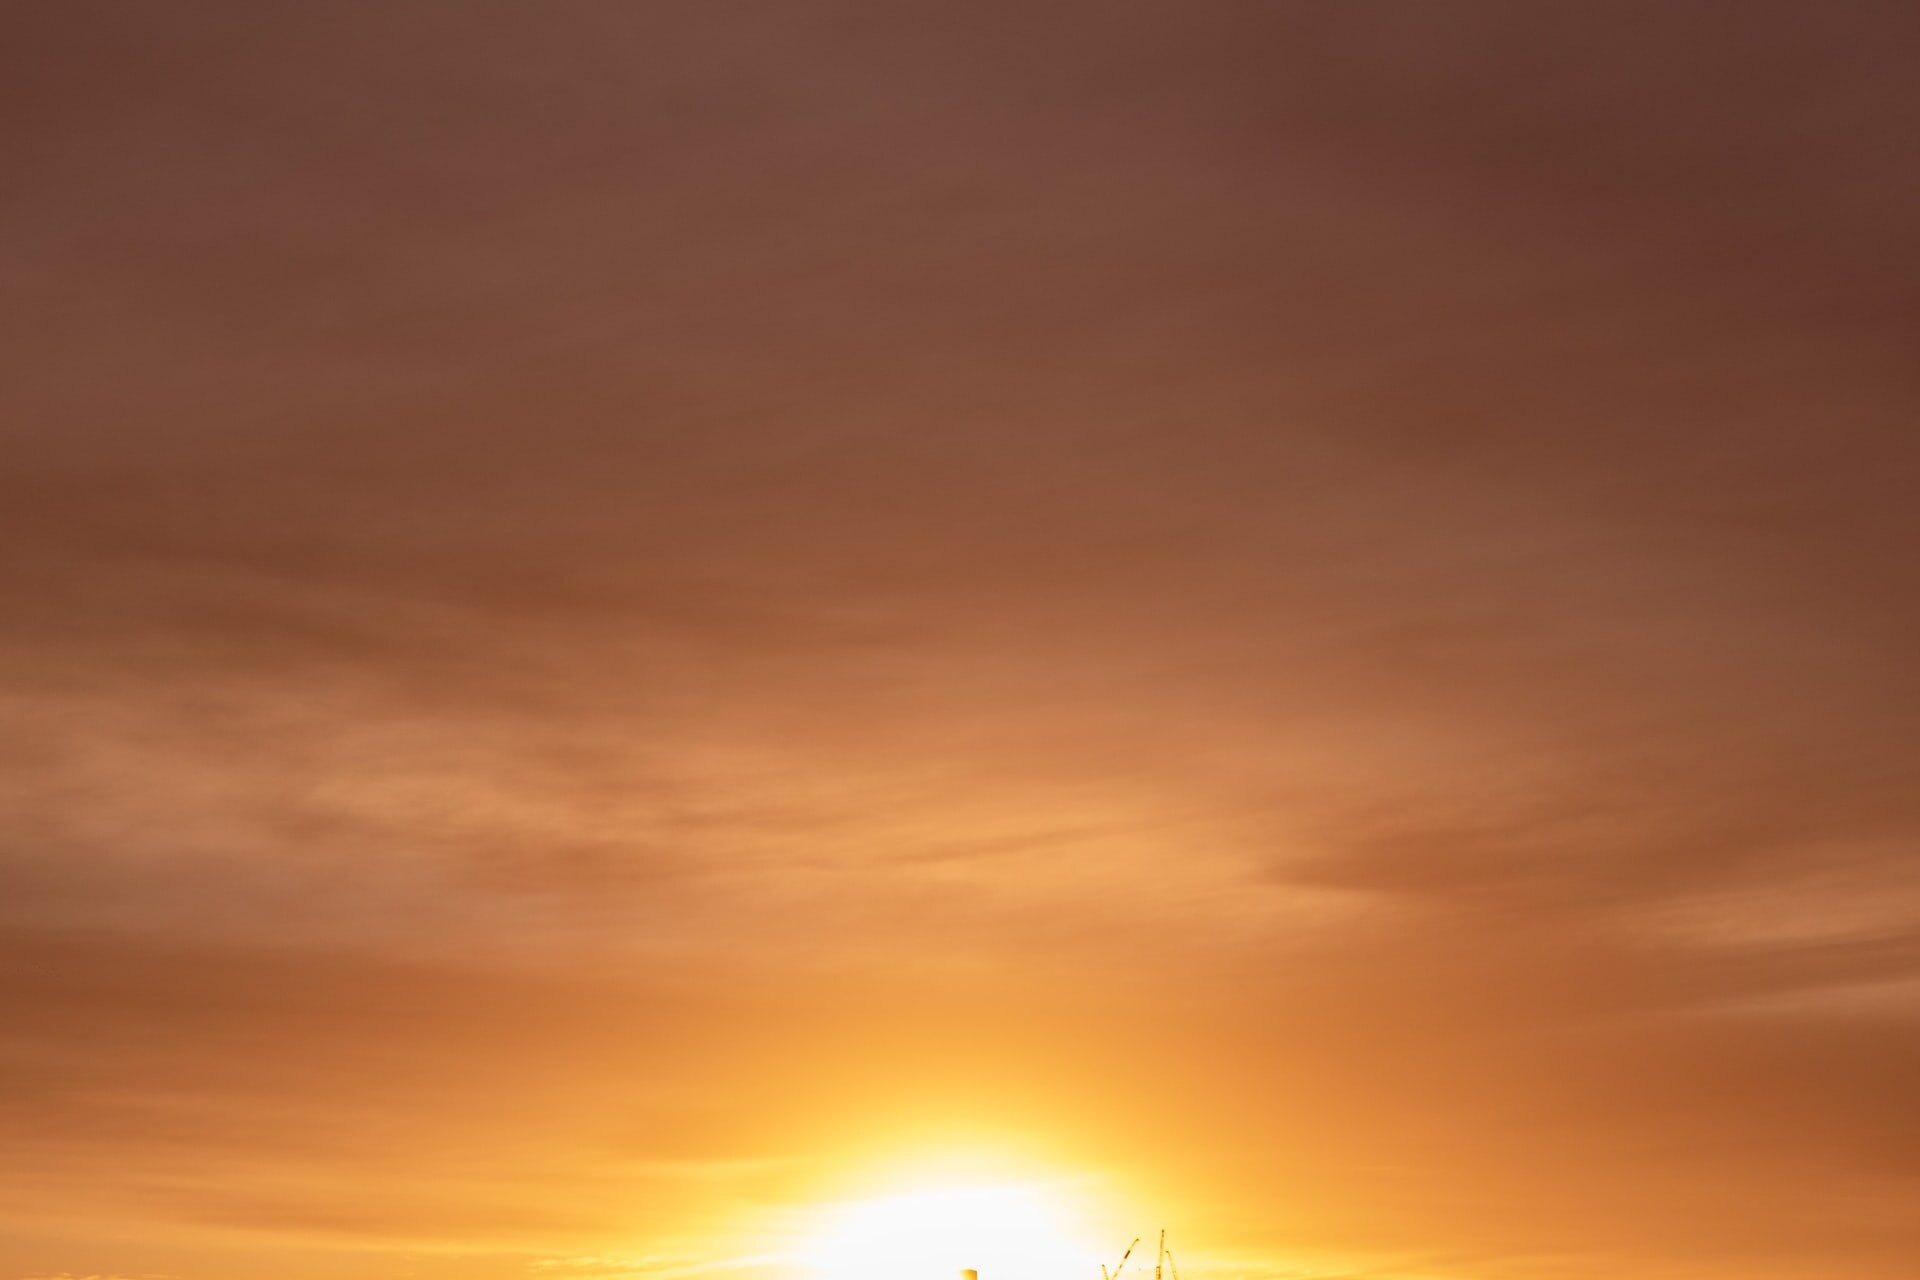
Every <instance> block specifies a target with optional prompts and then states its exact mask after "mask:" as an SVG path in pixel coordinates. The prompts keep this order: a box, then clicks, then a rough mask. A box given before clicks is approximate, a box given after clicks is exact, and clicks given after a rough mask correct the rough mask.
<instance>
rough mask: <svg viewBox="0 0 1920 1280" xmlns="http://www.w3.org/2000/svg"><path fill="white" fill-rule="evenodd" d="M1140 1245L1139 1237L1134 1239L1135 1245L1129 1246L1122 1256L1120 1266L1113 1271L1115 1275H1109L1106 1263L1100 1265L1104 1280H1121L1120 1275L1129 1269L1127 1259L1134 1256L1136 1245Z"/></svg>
mask: <svg viewBox="0 0 1920 1280" xmlns="http://www.w3.org/2000/svg"><path fill="white" fill-rule="evenodd" d="M1139 1243H1140V1239H1139V1237H1138V1236H1136V1237H1134V1241H1133V1244H1130V1245H1128V1246H1127V1251H1126V1252H1125V1253H1123V1254H1121V1255H1120V1265H1119V1266H1117V1267H1115V1268H1114V1269H1113V1273H1112V1274H1111V1275H1108V1274H1107V1264H1106V1263H1104V1262H1103V1263H1101V1264H1100V1274H1101V1276H1102V1277H1104V1280H1120V1273H1121V1272H1122V1271H1125V1270H1126V1269H1127V1259H1128V1258H1131V1257H1132V1256H1133V1247H1134V1245H1137V1244H1139Z"/></svg>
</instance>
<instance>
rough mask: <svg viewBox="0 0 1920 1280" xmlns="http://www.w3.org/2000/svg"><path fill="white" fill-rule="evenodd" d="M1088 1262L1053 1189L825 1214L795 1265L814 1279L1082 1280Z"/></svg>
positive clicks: (1069, 1211)
mask: <svg viewBox="0 0 1920 1280" xmlns="http://www.w3.org/2000/svg"><path fill="white" fill-rule="evenodd" d="M1096 1256H1097V1255H1096V1253H1095V1251H1094V1250H1093V1249H1092V1248H1090V1247H1089V1245H1088V1244H1087V1242H1086V1241H1085V1240H1084V1239H1083V1238H1082V1237H1081V1234H1080V1225H1079V1222H1078V1219H1077V1214H1076V1212H1075V1210H1074V1207H1073V1206H1072V1205H1071V1204H1069V1203H1068V1202H1067V1200H1066V1199H1065V1197H1063V1196H1062V1195H1061V1194H1060V1193H1059V1192H1058V1191H1057V1190H1055V1189H1054V1188H1051V1187H1049V1186H1046V1185H1041V1184H1002V1185H995V1186H969V1187H947V1188H940V1189H936V1190H925V1191H916V1192H912V1193H909V1194H904V1195H894V1196H888V1197H885V1198H883V1199H878V1200H862V1201H857V1202H854V1203H850V1204H840V1205H834V1206H831V1207H829V1208H828V1209H827V1210H825V1211H824V1213H823V1215H822V1217H821V1220H820V1223H819V1227H818V1230H817V1232H816V1234H815V1235H814V1238H813V1239H812V1241H811V1242H810V1244H809V1246H808V1247H807V1249H806V1251H805V1257H804V1261H805V1263H806V1264H807V1269H808V1271H809V1272H810V1273H811V1275H812V1277H813V1280H956V1277H957V1276H958V1275H959V1272H960V1271H961V1269H963V1268H970V1269H974V1270H978V1271H979V1273H980V1280H1086V1278H1087V1277H1088V1276H1090V1275H1091V1276H1098V1274H1099V1264H1098V1262H1097V1261H1096Z"/></svg>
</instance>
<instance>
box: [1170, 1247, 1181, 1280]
mask: <svg viewBox="0 0 1920 1280" xmlns="http://www.w3.org/2000/svg"><path fill="white" fill-rule="evenodd" d="M1167 1270H1169V1271H1171V1272H1173V1280H1180V1264H1179V1263H1177V1262H1175V1261H1174V1260H1173V1250H1171V1249H1169V1250H1167Z"/></svg>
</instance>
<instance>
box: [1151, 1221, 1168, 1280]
mask: <svg viewBox="0 0 1920 1280" xmlns="http://www.w3.org/2000/svg"><path fill="white" fill-rule="evenodd" d="M1166 1265H1167V1229H1166V1228H1165V1227H1162V1228H1160V1252H1159V1253H1157V1254H1155V1255H1154V1259H1153V1280H1160V1273H1161V1271H1162V1270H1164V1269H1165V1267H1166Z"/></svg>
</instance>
